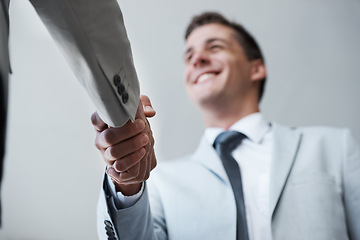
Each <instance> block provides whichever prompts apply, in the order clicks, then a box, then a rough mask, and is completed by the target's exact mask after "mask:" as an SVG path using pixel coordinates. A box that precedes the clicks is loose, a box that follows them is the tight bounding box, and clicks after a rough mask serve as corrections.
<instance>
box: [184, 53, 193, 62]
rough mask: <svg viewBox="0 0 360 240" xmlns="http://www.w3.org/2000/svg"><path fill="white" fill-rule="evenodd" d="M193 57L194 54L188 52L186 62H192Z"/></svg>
mask: <svg viewBox="0 0 360 240" xmlns="http://www.w3.org/2000/svg"><path fill="white" fill-rule="evenodd" d="M191 58H192V54H187V55H186V56H185V62H186V63H188V62H190V60H191Z"/></svg>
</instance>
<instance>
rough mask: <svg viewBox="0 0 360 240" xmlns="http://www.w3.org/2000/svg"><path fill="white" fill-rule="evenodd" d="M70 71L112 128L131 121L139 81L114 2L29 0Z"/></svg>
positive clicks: (123, 27)
mask: <svg viewBox="0 0 360 240" xmlns="http://www.w3.org/2000/svg"><path fill="white" fill-rule="evenodd" d="M30 2H31V3H32V5H33V6H34V8H35V10H36V12H37V13H38V15H39V16H40V18H41V20H42V21H43V23H44V24H45V26H46V28H47V29H48V31H49V33H50V34H51V36H52V38H53V39H54V40H55V42H56V43H57V45H58V47H59V48H60V50H61V52H62V53H63V55H64V57H65V58H66V60H67V62H68V64H69V65H70V67H71V69H72V70H73V72H74V73H75V75H76V77H77V78H78V79H79V81H80V83H81V84H82V85H83V86H84V88H85V89H86V91H87V93H88V95H89V97H90V98H91V100H92V101H93V102H94V104H95V106H96V108H97V110H98V112H99V115H100V116H101V118H102V119H103V120H104V121H105V122H106V123H107V124H109V125H111V126H117V127H118V126H122V125H123V124H124V123H126V122H127V121H128V120H129V119H132V120H134V117H135V114H136V110H137V106H138V103H139V95H140V90H139V82H138V79H137V75H136V71H135V68H134V63H133V59H132V53H131V47H130V42H129V40H128V37H127V33H126V29H125V26H124V20H123V17H122V13H121V10H120V8H119V5H118V3H117V1H116V0H101V1H99V0H30Z"/></svg>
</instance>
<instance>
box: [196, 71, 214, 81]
mask: <svg viewBox="0 0 360 240" xmlns="http://www.w3.org/2000/svg"><path fill="white" fill-rule="evenodd" d="M214 76H215V73H204V74H203V75H201V76H200V77H199V78H198V83H201V82H203V81H205V80H207V79H209V78H211V77H214Z"/></svg>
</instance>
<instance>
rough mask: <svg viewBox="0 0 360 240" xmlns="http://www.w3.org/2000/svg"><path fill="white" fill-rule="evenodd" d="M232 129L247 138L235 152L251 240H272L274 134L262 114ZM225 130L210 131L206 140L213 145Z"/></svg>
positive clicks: (236, 124) (244, 119) (249, 118)
mask: <svg viewBox="0 0 360 240" xmlns="http://www.w3.org/2000/svg"><path fill="white" fill-rule="evenodd" d="M229 130H234V131H238V132H241V133H243V134H245V135H246V136H247V138H245V139H244V140H243V141H242V143H241V144H240V145H239V146H238V147H237V148H236V149H235V150H234V151H233V153H232V154H233V157H234V158H235V160H236V161H237V162H238V164H239V166H240V171H241V178H242V184H243V194H244V201H245V211H246V219H247V226H248V230H249V240H271V239H272V238H271V216H270V211H269V188H270V185H269V180H270V162H271V156H272V145H273V131H272V128H271V126H270V124H269V122H267V121H266V120H265V119H264V117H263V115H262V114H261V113H254V114H251V115H248V116H246V117H244V118H242V119H240V120H239V121H237V122H236V123H235V124H234V125H232V126H231V127H230V129H229ZM223 131H226V130H225V129H221V128H207V129H206V130H205V137H206V139H207V140H208V141H209V144H211V145H213V143H214V141H215V139H216V137H217V136H218V135H219V134H220V133H221V132H223Z"/></svg>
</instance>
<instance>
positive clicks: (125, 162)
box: [113, 148, 146, 172]
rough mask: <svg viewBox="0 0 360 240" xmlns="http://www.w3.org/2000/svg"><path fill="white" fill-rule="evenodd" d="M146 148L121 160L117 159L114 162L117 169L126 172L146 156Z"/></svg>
mask: <svg viewBox="0 0 360 240" xmlns="http://www.w3.org/2000/svg"><path fill="white" fill-rule="evenodd" d="M145 153H146V151H145V148H141V149H140V150H138V151H136V152H133V153H131V154H129V155H127V156H125V157H123V158H121V159H119V160H116V161H115V162H114V164H113V167H114V169H115V171H117V172H125V171H127V170H129V169H130V168H131V167H133V166H134V165H135V164H137V163H138V162H139V161H140V160H141V159H142V158H143V157H144V156H145Z"/></svg>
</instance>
